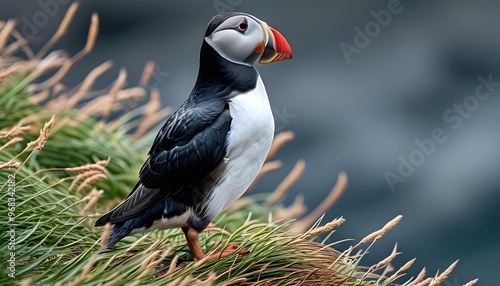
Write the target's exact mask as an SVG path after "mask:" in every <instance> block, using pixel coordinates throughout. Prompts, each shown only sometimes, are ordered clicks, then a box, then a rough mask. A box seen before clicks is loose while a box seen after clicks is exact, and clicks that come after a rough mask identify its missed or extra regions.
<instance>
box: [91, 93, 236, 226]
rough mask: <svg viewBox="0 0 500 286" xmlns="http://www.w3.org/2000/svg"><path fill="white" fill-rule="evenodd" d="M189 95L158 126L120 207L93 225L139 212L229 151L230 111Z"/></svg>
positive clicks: (196, 177)
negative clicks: (193, 100) (146, 156)
mask: <svg viewBox="0 0 500 286" xmlns="http://www.w3.org/2000/svg"><path fill="white" fill-rule="evenodd" d="M193 105H194V104H193V103H192V102H190V101H187V102H186V103H185V104H184V105H183V106H182V107H180V108H179V110H178V111H177V112H176V113H174V114H173V115H172V116H171V117H170V118H169V120H167V122H166V123H165V124H164V125H163V127H162V128H161V129H160V131H159V132H158V135H157V136H156V139H155V140H154V142H153V145H152V147H151V150H150V151H149V158H148V159H147V160H146V162H145V163H144V165H143V166H142V168H141V170H140V172H139V182H138V183H137V185H136V186H135V187H134V189H133V190H132V192H131V193H130V194H129V195H128V196H127V198H126V199H125V200H124V201H123V202H122V203H121V204H120V205H118V206H117V207H116V208H114V209H113V210H111V211H110V212H108V213H107V214H105V215H104V216H102V217H101V218H99V219H98V220H97V221H96V223H95V225H96V226H102V225H105V224H106V223H108V222H109V223H112V224H115V223H120V222H124V221H126V220H128V219H130V218H133V217H136V216H137V215H140V214H142V213H144V212H145V211H147V210H148V209H150V208H152V207H154V206H155V205H156V204H158V203H160V202H161V201H162V200H163V199H164V198H165V197H168V196H170V195H172V194H173V193H177V192H179V191H182V189H183V188H184V187H188V186H192V185H194V184H196V183H198V182H199V181H200V180H202V179H203V178H204V177H205V176H206V175H207V174H208V173H210V172H211V171H213V170H215V168H217V166H218V165H219V164H220V162H221V161H222V159H223V158H224V156H225V155H226V137H227V134H228V132H229V129H230V126H231V120H232V118H231V115H230V113H229V110H228V107H227V105H226V103H225V102H224V101H220V102H213V101H212V102H206V103H204V102H202V103H196V105H195V106H193Z"/></svg>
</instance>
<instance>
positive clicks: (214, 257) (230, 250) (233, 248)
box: [203, 243, 250, 261]
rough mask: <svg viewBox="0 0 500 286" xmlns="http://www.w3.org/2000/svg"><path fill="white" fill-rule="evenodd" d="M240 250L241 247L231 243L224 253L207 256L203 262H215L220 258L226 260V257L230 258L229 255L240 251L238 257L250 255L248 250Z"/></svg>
mask: <svg viewBox="0 0 500 286" xmlns="http://www.w3.org/2000/svg"><path fill="white" fill-rule="evenodd" d="M238 248H240V245H239V244H238V243H231V244H229V245H228V246H227V247H226V248H224V250H223V251H221V252H218V253H214V254H210V255H208V256H205V257H204V258H203V260H205V261H213V260H217V259H220V258H224V257H228V256H229V255H231V254H233V253H235V252H237V251H238V253H237V254H238V255H239V256H245V255H247V254H248V253H250V252H249V251H248V250H247V249H246V248H242V249H239V250H238Z"/></svg>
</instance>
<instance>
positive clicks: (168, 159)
mask: <svg viewBox="0 0 500 286" xmlns="http://www.w3.org/2000/svg"><path fill="white" fill-rule="evenodd" d="M231 120H232V118H231V115H230V113H229V110H228V106H227V104H226V102H225V101H216V102H214V101H210V102H208V101H206V102H197V103H196V104H190V102H189V101H188V102H186V104H184V105H183V107H181V108H180V109H179V110H178V111H177V112H176V113H175V114H174V115H172V117H171V118H170V119H169V120H168V121H167V122H166V123H165V125H164V126H163V127H162V128H161V130H160V132H159V133H158V135H157V136H156V139H155V141H154V142H153V146H152V147H151V150H150V151H149V158H148V159H147V160H146V162H145V163H144V165H143V166H142V168H141V170H140V172H139V179H140V182H141V183H142V184H143V185H144V186H146V187H147V188H166V187H177V186H192V185H195V184H196V183H198V182H199V181H200V180H202V179H203V178H204V177H205V176H206V175H207V174H208V173H210V172H212V171H213V170H215V168H216V167H217V166H218V165H219V164H220V162H221V161H222V159H223V158H224V156H225V155H226V137H227V134H228V132H229V129H230V126H231Z"/></svg>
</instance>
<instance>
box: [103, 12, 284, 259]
mask: <svg viewBox="0 0 500 286" xmlns="http://www.w3.org/2000/svg"><path fill="white" fill-rule="evenodd" d="M291 58H292V50H291V48H290V45H289V44H288V42H287V40H286V39H285V38H284V37H283V36H282V35H281V34H280V33H279V32H278V31H277V30H276V29H273V28H271V27H270V26H268V25H267V24H266V22H264V21H262V20H260V19H258V18H256V17H255V16H252V15H249V14H246V13H239V12H222V13H219V14H217V15H216V16H215V17H213V18H212V20H211V21H210V22H209V24H208V27H207V29H206V32H205V36H204V39H203V42H202V45H201V50H200V58H199V71H198V76H197V78H196V82H195V85H194V87H193V89H192V91H191V93H190V94H189V96H188V97H187V99H186V101H185V102H184V103H183V104H182V105H181V106H180V107H179V108H178V110H177V111H176V112H174V113H173V114H172V115H171V116H170V117H169V118H168V119H167V121H166V122H165V123H164V125H163V126H162V127H161V129H160V130H159V132H158V134H157V135H156V138H155V139H154V141H153V143H152V146H151V149H150V150H149V152H148V157H147V159H146V161H145V162H144V165H143V166H142V168H141V169H140V171H139V180H138V182H137V184H136V185H135V187H134V188H133V190H132V191H131V192H130V194H129V195H128V196H127V197H126V198H125V199H124V200H123V201H122V202H121V203H120V204H119V205H118V206H116V207H115V208H114V209H112V210H111V211H109V212H108V213H106V214H104V215H103V216H102V217H100V218H99V219H98V220H97V221H96V222H95V226H96V227H99V226H104V225H106V224H108V223H109V224H111V232H110V235H109V237H108V240H107V242H106V247H107V248H108V249H111V248H112V247H113V245H115V244H116V243H117V242H119V241H120V240H121V239H123V238H124V237H126V236H129V235H132V234H136V233H145V232H148V231H152V230H155V229H161V230H166V229H171V228H181V229H182V231H183V232H184V235H185V238H186V241H187V244H188V247H189V250H190V252H191V253H192V256H193V258H194V259H196V260H201V259H204V258H205V259H206V260H213V259H217V258H221V257H225V256H227V255H229V254H231V253H234V251H236V248H237V247H236V246H232V245H230V246H228V249H225V250H223V251H222V252H221V253H218V254H217V253H215V254H211V255H206V254H205V253H204V252H203V250H202V248H201V247H200V244H199V242H198V234H199V233H201V232H202V231H203V230H204V229H205V228H207V227H208V226H209V224H210V223H211V222H212V220H213V219H214V218H215V217H216V216H217V215H218V214H219V213H221V212H223V211H224V210H226V209H227V208H228V207H229V206H231V204H232V203H234V202H235V201H236V200H237V199H238V198H240V197H241V196H242V195H243V193H244V192H245V191H246V190H247V188H248V187H249V186H250V184H251V183H252V181H253V180H254V179H255V177H256V176H257V174H258V172H259V170H260V169H261V167H262V165H263V164H264V161H265V159H266V156H267V154H268V152H269V149H270V147H271V143H272V141H273V137H274V117H273V113H272V109H271V106H270V103H269V99H268V96H267V92H266V88H265V86H264V83H263V82H262V79H261V77H260V75H259V73H258V72H257V70H256V68H255V66H254V65H255V64H256V63H260V64H267V63H274V62H278V61H282V60H286V59H291ZM209 256H210V257H209Z"/></svg>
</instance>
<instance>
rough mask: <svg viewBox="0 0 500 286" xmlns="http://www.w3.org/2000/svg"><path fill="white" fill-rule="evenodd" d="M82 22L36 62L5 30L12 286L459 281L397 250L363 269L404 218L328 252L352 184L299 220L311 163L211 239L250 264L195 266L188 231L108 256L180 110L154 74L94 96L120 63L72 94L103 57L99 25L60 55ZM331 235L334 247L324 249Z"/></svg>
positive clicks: (0, 192)
mask: <svg viewBox="0 0 500 286" xmlns="http://www.w3.org/2000/svg"><path fill="white" fill-rule="evenodd" d="M76 10H77V4H73V5H72V6H71V7H70V8H69V10H68V12H67V14H66V17H65V19H64V20H63V22H62V23H61V26H60V27H59V29H58V31H56V33H55V34H54V36H53V37H52V38H51V39H50V40H49V41H48V43H47V45H46V46H45V47H44V48H42V49H41V50H40V51H39V52H37V53H36V54H35V53H34V52H33V51H32V50H31V49H30V47H29V45H28V44H27V41H26V40H25V39H24V38H22V37H21V35H20V33H19V32H18V31H16V29H15V23H14V22H13V21H7V22H0V202H1V204H0V226H1V228H2V231H1V232H0V253H1V254H0V260H1V261H3V262H2V264H3V265H4V267H2V268H1V270H0V272H1V273H0V274H1V276H0V284H1V285H16V284H17V285H125V284H126V285H214V284H217V285H398V284H395V283H396V282H398V281H404V282H398V283H399V285H406V286H410V285H439V284H440V283H442V282H443V281H445V279H446V278H447V277H448V276H449V274H450V273H451V271H452V269H453V267H454V266H455V265H456V262H455V263H453V264H452V265H451V266H450V267H449V268H448V269H446V270H445V271H443V272H441V273H438V274H436V275H435V276H433V277H429V278H426V277H425V276H426V275H425V274H426V273H425V269H424V270H423V271H422V272H421V274H420V275H419V276H418V277H404V278H403V276H404V275H405V274H404V272H405V271H406V270H407V269H408V268H409V267H410V266H411V264H412V263H413V261H414V260H411V261H409V262H407V263H406V264H403V266H401V267H399V268H394V267H393V266H392V264H393V261H394V260H395V259H396V257H397V249H396V248H395V249H394V251H393V252H392V253H391V254H389V255H388V256H387V257H386V258H384V259H382V260H381V261H380V262H379V263H377V264H376V265H373V266H370V267H363V266H361V260H362V258H363V257H364V255H367V252H368V250H369V249H370V248H371V247H372V245H373V244H374V243H375V242H376V241H377V240H379V239H380V238H381V237H382V236H383V234H384V233H385V232H387V231H389V230H390V229H391V228H393V227H394V226H395V225H396V224H397V223H398V222H399V221H400V220H401V216H398V217H396V218H395V219H394V220H392V221H390V222H388V223H387V224H386V225H385V226H383V227H382V228H381V229H380V230H378V231H375V232H373V233H372V234H369V235H368V236H367V237H365V239H363V240H361V241H360V242H359V243H357V244H355V245H353V246H352V247H350V248H348V249H347V250H346V251H344V252H342V253H341V252H339V251H337V250H335V249H334V248H333V246H334V245H335V244H336V243H334V244H330V245H327V244H325V241H327V240H328V241H329V238H330V236H331V235H332V234H334V230H335V228H336V227H337V226H339V225H340V224H342V223H343V222H344V221H345V220H344V219H343V218H338V219H335V220H334V221H332V222H328V223H326V224H324V225H321V223H320V221H321V220H319V218H320V217H321V214H322V213H324V212H325V211H326V210H327V209H328V208H329V207H330V206H331V205H332V204H333V202H334V201H335V200H336V199H337V198H338V197H339V196H340V195H341V194H342V192H343V191H344V189H345V187H346V184H347V177H346V175H345V174H340V175H339V180H338V182H337V185H336V186H335V187H334V188H333V189H332V192H331V193H330V195H329V196H328V197H327V198H326V199H325V201H324V203H323V204H322V205H320V206H319V207H318V208H317V209H316V210H314V211H312V212H311V213H309V214H308V215H306V216H303V215H304V212H305V206H304V204H303V198H302V197H301V196H297V198H296V200H295V202H294V203H293V204H292V205H290V206H286V207H285V206H283V205H281V203H280V202H281V199H282V198H283V196H284V195H285V193H286V190H288V189H289V187H290V186H291V185H293V183H294V182H295V181H296V180H297V179H298V178H299V177H300V175H301V174H302V172H303V170H304V167H305V165H304V162H302V161H300V160H299V161H298V162H297V164H296V166H295V167H294V169H293V170H292V171H291V172H290V174H289V175H288V176H287V177H286V178H285V179H284V180H283V182H282V184H280V186H278V187H277V189H276V190H275V191H274V192H272V193H270V194H259V195H252V194H251V192H250V195H248V196H246V197H245V198H243V199H241V200H239V201H238V202H237V203H236V204H235V205H234V206H233V207H232V208H231V209H230V210H229V211H227V212H225V213H223V214H221V215H220V216H219V217H218V218H217V219H216V220H215V221H214V223H213V225H212V226H210V227H209V229H207V230H206V231H205V232H203V234H202V235H200V243H201V245H202V247H203V248H204V250H205V251H210V250H212V249H219V248H224V246H225V245H227V244H229V243H232V242H237V243H240V244H241V247H245V248H246V249H248V250H249V251H250V252H249V254H248V255H246V256H238V255H233V256H229V257H226V258H223V259H219V260H216V261H211V262H206V263H205V262H204V261H193V259H192V257H191V255H190V253H189V251H188V247H187V245H186V243H185V240H184V237H183V235H182V232H181V231H180V230H178V229H172V230H168V231H154V232H151V233H148V234H146V235H135V236H131V237H127V238H125V239H124V240H123V241H122V242H120V243H119V244H117V245H116V247H115V249H114V250H113V251H107V252H106V251H103V250H104V247H103V245H104V244H105V241H106V239H107V235H108V234H109V228H105V229H104V231H103V230H102V229H97V228H95V227H93V224H94V221H95V220H96V218H97V217H98V216H99V215H100V214H102V213H103V212H105V211H106V210H109V209H110V208H111V207H113V206H114V205H116V204H117V203H118V202H119V201H120V200H121V199H122V198H123V197H124V196H126V194H127V193H128V191H129V190H130V189H131V188H132V187H133V185H134V184H135V182H136V180H137V171H138V170H139V168H140V166H141V164H142V163H143V160H144V159H145V156H146V152H147V148H148V147H149V146H148V144H150V142H151V141H152V139H153V136H154V135H155V132H154V131H149V130H155V128H153V127H154V126H156V125H157V124H158V123H159V122H160V121H162V120H164V118H165V117H166V116H167V115H168V114H169V113H170V109H169V108H163V109H161V108H160V104H159V92H158V91H157V90H151V91H148V90H146V88H145V87H146V86H147V82H148V79H149V78H150V77H151V76H152V71H153V70H154V64H153V63H148V64H146V67H145V71H144V74H143V78H142V79H141V83H140V85H139V86H137V87H128V88H125V87H124V83H125V79H126V72H125V71H124V70H122V71H121V72H120V74H119V75H118V76H117V79H116V81H114V82H113V83H111V84H110V86H109V87H108V88H105V89H104V90H93V89H92V86H93V83H94V82H95V80H96V79H97V78H98V77H99V76H100V75H101V74H102V73H103V72H105V71H106V70H107V69H109V68H110V66H111V64H110V63H108V62H106V63H104V64H102V65H100V66H98V67H96V69H94V70H93V71H92V72H91V73H90V74H89V75H88V76H87V77H86V78H85V79H83V81H82V83H81V84H80V85H79V86H77V87H67V86H65V85H64V84H63V83H62V81H61V80H62V79H63V78H64V76H65V74H66V73H67V72H68V71H69V70H70V69H71V68H72V67H73V66H74V65H75V64H76V63H77V62H78V61H80V60H82V59H83V58H84V57H85V55H86V54H88V53H89V52H90V51H91V50H92V47H93V44H94V41H95V39H96V35H97V31H98V17H97V15H93V17H92V24H91V27H90V30H89V36H88V39H87V44H86V46H85V47H84V49H83V50H82V51H81V52H80V53H78V54H77V55H75V56H73V57H68V56H67V55H65V54H63V53H61V52H51V48H52V46H53V44H54V43H55V42H57V40H58V39H59V38H60V37H62V36H64V34H65V33H66V31H67V29H68V26H69V24H70V22H71V19H72V17H73V15H74V14H75V12H76ZM49 52H50V53H49ZM42 76H44V77H43V78H44V80H42V79H41V78H42ZM144 97H149V98H150V101H149V103H147V104H146V105H144V106H136V105H137V102H138V101H139V100H140V99H141V98H144ZM77 107H78V108H77ZM110 118H114V119H112V120H111V119H110ZM292 138H293V134H292V133H290V132H285V133H281V134H278V135H277V137H276V138H275V142H274V143H273V147H272V150H271V153H270V156H269V157H270V158H271V157H272V156H274V154H275V153H276V152H277V150H279V148H280V147H281V146H282V145H283V144H285V143H286V142H288V141H289V140H291V139H292ZM279 167H280V162H279V161H276V160H274V161H272V160H270V159H269V160H268V162H267V163H266V164H265V165H264V167H263V169H262V171H261V173H260V175H259V177H261V176H263V175H265V174H266V173H268V172H270V171H272V170H274V169H276V168H279ZM12 215H14V216H12ZM9 230H12V231H9ZM320 235H327V238H326V239H324V240H323V241H316V240H317V237H318V236H320ZM337 243H340V242H337ZM9 260H10V261H13V263H12V264H10V263H9V262H8V261H9ZM9 266H12V268H9ZM475 282H476V281H471V282H470V283H468V284H467V285H473V284H475Z"/></svg>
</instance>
